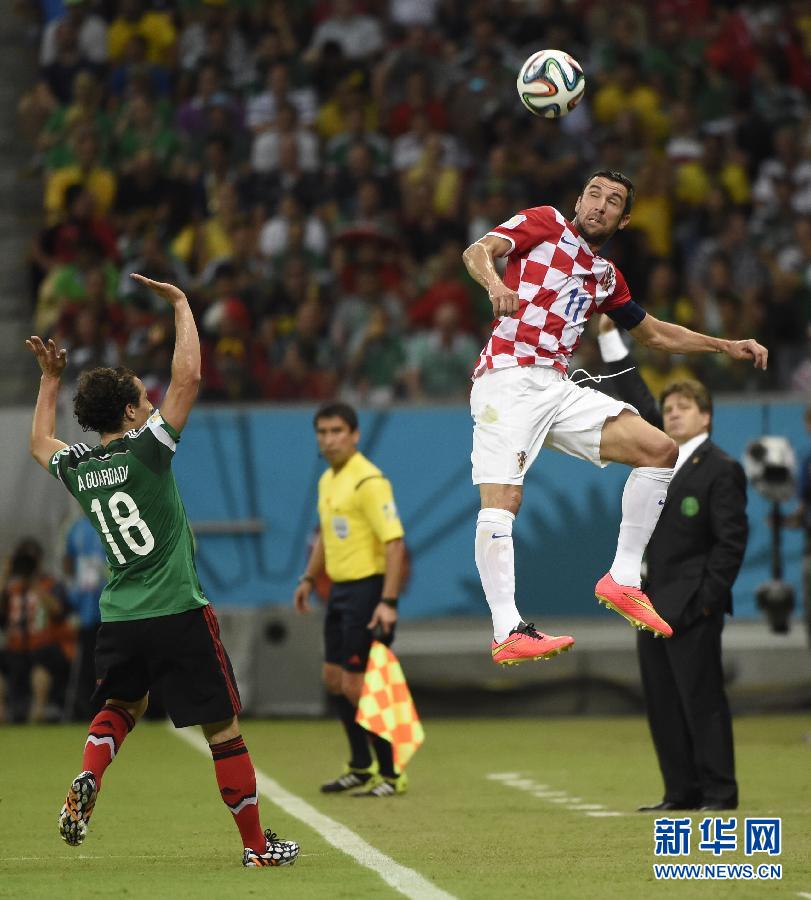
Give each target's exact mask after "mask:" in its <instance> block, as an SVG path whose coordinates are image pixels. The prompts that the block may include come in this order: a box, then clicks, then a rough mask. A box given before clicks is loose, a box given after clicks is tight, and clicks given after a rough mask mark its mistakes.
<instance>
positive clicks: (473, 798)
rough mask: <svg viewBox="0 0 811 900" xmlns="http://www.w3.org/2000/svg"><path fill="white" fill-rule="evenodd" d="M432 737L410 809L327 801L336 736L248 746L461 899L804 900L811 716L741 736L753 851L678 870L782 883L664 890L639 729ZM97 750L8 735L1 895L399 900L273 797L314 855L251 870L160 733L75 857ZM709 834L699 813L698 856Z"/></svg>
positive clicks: (595, 723) (564, 728)
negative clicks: (772, 839) (759, 830)
mask: <svg viewBox="0 0 811 900" xmlns="http://www.w3.org/2000/svg"><path fill="white" fill-rule="evenodd" d="M425 725H426V732H427V740H426V744H425V746H424V747H423V748H422V749H421V750H420V752H419V753H418V754H417V755H416V756H415V758H414V760H413V761H412V763H411V765H410V768H409V774H410V776H411V790H410V792H409V793H408V794H407V795H405V796H403V797H396V798H391V799H387V800H379V801H373V800H364V801H359V800H355V799H353V798H349V797H346V796H341V797H324V796H322V795H320V794H319V793H318V784H319V783H320V782H321V781H323V780H326V779H328V778H330V777H332V776H334V775H336V774H337V773H338V772H339V771H340V769H341V766H342V761H343V759H344V753H345V751H344V744H343V737H342V734H341V733H340V730H339V726H338V724H337V723H332V722H326V721H323V722H322V721H317V722H309V721H308V722H292V721H285V722H246V723H244V727H243V733H244V735H245V738H246V741H247V742H248V746H249V748H250V750H251V754H252V757H253V759H254V763H255V765H256V766H257V768H259V769H261V770H262V771H264V772H265V773H266V774H267V775H269V776H271V777H272V778H274V779H275V780H276V781H278V782H279V783H280V784H281V785H282V786H283V787H284V788H285V789H286V790H288V791H290V792H292V793H293V794H296V795H298V796H299V797H301V798H303V799H305V800H306V801H307V802H308V803H310V804H312V806H314V807H316V808H317V809H318V810H319V811H321V812H323V813H325V814H326V815H328V816H330V817H331V818H332V819H334V820H336V821H338V822H340V823H342V824H343V825H345V826H347V827H348V828H350V829H352V831H354V832H355V833H356V834H358V835H359V836H361V837H362V838H364V839H365V840H366V841H368V842H369V843H370V844H372V845H373V846H374V847H375V848H377V849H378V850H380V851H382V852H383V853H385V854H387V855H389V856H390V857H392V859H394V860H395V861H396V862H398V863H400V864H401V865H403V866H407V867H409V868H411V869H413V870H415V871H416V872H418V873H420V874H421V875H422V876H423V877H424V878H426V879H428V880H429V881H431V882H432V883H434V884H435V885H436V886H437V887H439V888H441V889H443V890H444V891H446V892H447V893H449V894H452V895H454V896H455V897H458V898H465V900H466V898H472V900H473V898H475V900H478V898H482V900H484V898H487V900H492V898H493V897H512V898H535V897H545V898H552V900H559V898H560V900H566V898H578V900H579V898H584V897H587V898H588V897H594V898H622V900H629V898H630V900H635V898H648V897H654V896H655V897H662V898H671V897H673V898H693V897H710V896H712V897H718V898H725V897H729V898H732V897H734V898H736V900H738V898H749V897H752V898H755V897H770V896H783V897H797V896H798V895H799V896H811V859H810V858H809V857H810V856H811V743H809V742H808V740H807V737H808V735H809V733H811V716H795V717H757V718H754V717H752V718H741V719H739V720H737V721H736V723H735V737H736V749H737V759H738V777H739V782H740V786H741V795H742V806H741V808H740V809H739V810H738V811H737V813H732V814H729V813H726V814H723V815H724V816H725V817H728V816H729V815H736V816H737V818H738V823H739V827H738V829H737V833H738V840H739V847H740V849H739V850H737V851H735V852H727V853H724V854H723V855H722V856H719V857H713V855H712V853H709V852H698V851H697V850H696V849H694V850H693V852H692V854H691V855H690V857H689V860H688V859H685V858H678V859H675V860H672V861H674V862H686V861H689V862H702V863H713V862H716V863H717V862H723V863H744V862H753V861H754V862H756V863H761V862H765V863H774V862H777V863H780V864H781V865H782V867H783V877H782V880H780V881H769V882H766V881H760V882H752V881H749V882H747V881H740V880H738V881H714V882H708V881H703V882H702V881H692V882H688V881H680V882H668V883H665V882H657V881H656V880H655V879H654V876H653V872H652V865H653V863H654V862H661V861H662V859H661V858H658V857H655V856H654V852H653V848H654V838H653V820H654V816H653V815H645V814H640V813H636V812H634V810H635V808H636V807H637V806H638V805H640V804H641V803H644V802H651V801H652V802H656V801H657V800H658V799H659V798H660V796H661V781H660V778H659V773H658V769H657V767H656V762H655V757H654V754H653V750H652V747H651V744H650V739H649V737H648V733H647V726H646V724H645V722H644V720H642V719H639V718H621V719H620V718H610V719H545V720H539V719H489V720H480V719H477V720H465V719H453V720H436V719H429V720H428V721H426V723H425ZM84 735H85V729H84V728H83V727H80V726H52V727H15V728H3V729H0V765H2V774H3V777H2V779H0V836H1V837H2V841H0V897H9V898H15V900H16V898H46V897H47V898H52V897H58V898H60V900H67V898H74V897H75V898H88V897H109V896H110V895H114V896H124V897H127V898H135V900H138V898H150V900H151V898H162V897H171V898H173V900H182V898H192V897H194V898H198V900H199V898H202V900H207V898H215V897H216V898H219V897H229V898H243V897H245V898H249V897H259V896H268V895H272V896H275V897H279V898H284V900H288V898H289V900H299V898H301V900H320V898H353V900H357V898H363V900H365V898H393V897H398V896H399V897H401V896H402V894H399V893H398V892H397V891H395V890H394V889H393V888H391V887H389V886H388V885H387V884H386V883H385V882H384V881H383V880H382V879H381V878H380V876H379V875H377V874H376V873H375V872H373V871H371V870H370V869H368V868H365V867H364V866H361V865H359V864H358V863H357V862H355V861H354V860H353V859H351V858H350V857H349V856H347V855H345V854H343V853H341V852H339V851H338V850H336V849H335V848H334V847H332V846H331V845H330V844H329V843H327V842H326V841H325V840H324V839H323V838H322V837H321V836H320V835H319V834H318V833H317V832H316V831H314V830H313V829H312V828H310V827H308V826H307V825H305V824H303V823H302V822H300V821H298V820H297V819H295V818H293V817H292V816H291V815H289V814H287V813H285V812H282V811H280V810H278V809H275V808H274V807H273V806H272V804H271V803H270V802H269V801H268V800H267V799H264V798H263V800H262V811H263V814H262V819H263V823H264V824H265V827H268V826H271V827H272V828H273V829H274V830H275V831H277V832H278V833H279V835H280V836H282V837H291V838H293V839H295V840H297V841H299V842H300V844H301V846H302V855H301V857H300V858H299V860H298V862H297V863H296V865H295V866H292V867H289V868H285V869H278V870H268V869H261V870H244V869H242V867H241V865H240V860H241V846H240V841H239V838H238V835H237V832H236V830H235V829H234V827H233V825H232V822H231V821H230V819H231V817H230V815H229V814H228V813H227V812H226V810H225V808H224V806H223V805H222V803H221V801H220V799H219V795H218V792H217V789H216V783H215V781H214V775H213V771H212V764H211V760H210V759H206V757H205V756H204V755H203V754H201V753H198V752H197V751H196V750H194V749H193V748H192V747H190V746H189V745H188V744H186V743H185V742H183V741H181V740H178V739H177V737H175V736H174V735H173V734H172V733H171V731H170V730H169V729H168V728H167V726H165V725H163V724H159V723H142V724H140V725H139V726H138V727H137V728H136V729H135V731H134V732H133V733H132V734H131V735H130V736H129V738H128V739H127V742H126V743H125V745H124V746H123V748H122V750H121V753H120V754H119V757H118V758H117V759H116V761H115V762H114V763H113V765H112V767H111V768H110V769H109V770H108V772H107V774H106V776H105V779H104V789H103V791H102V793H101V795H100V798H99V802H98V804H97V806H96V810H95V812H94V816H93V821H92V824H91V828H90V831H89V834H88V838H87V840H86V841H85V843H84V844H83V845H82V846H81V847H79V848H70V847H67V846H66V845H65V844H63V843H62V841H61V840H60V839H59V837H58V834H57V831H56V818H57V813H58V811H59V807H60V806H61V802H62V799H63V797H64V794H65V790H66V788H67V786H68V784H69V782H70V780H71V778H72V777H73V776H74V775H75V774H76V772H77V771H78V769H79V764H80V761H81V748H82V745H83V743H84ZM507 773H510V774H509V775H508V774H507ZM494 774H495V775H501V776H502V777H501V778H491V777H488V776H491V775H494ZM575 806H580V807H581V809H579V810H578V809H575V808H574V807H575ZM595 812H596V813H598V815H596V816H595V815H593V814H592V815H589V813H595ZM607 813H618V814H619V815H607ZM746 816H764V817H778V816H779V817H781V818H782V844H783V849H782V854H781V855H780V856H779V857H765V856H758V857H756V858H755V859H754V860H753V859H752V858H751V857H745V856H744V853H743V847H742V844H743V819H744V818H745V817H746ZM703 817H704V814H703V813H695V814H693V816H692V819H693V822H694V823H695V824H694V832H693V847H694V848H695V847H696V845H697V843H698V839H699V835H698V822H699V821H700V820H701V819H702V818H703ZM665 861H671V860H665Z"/></svg>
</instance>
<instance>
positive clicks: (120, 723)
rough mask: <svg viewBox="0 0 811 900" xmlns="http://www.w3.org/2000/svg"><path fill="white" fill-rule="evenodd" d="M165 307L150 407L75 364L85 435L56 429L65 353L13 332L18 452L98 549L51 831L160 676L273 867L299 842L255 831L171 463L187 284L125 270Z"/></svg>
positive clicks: (192, 360)
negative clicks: (28, 408)
mask: <svg viewBox="0 0 811 900" xmlns="http://www.w3.org/2000/svg"><path fill="white" fill-rule="evenodd" d="M132 277H133V278H134V279H135V280H136V281H138V282H140V283H141V284H142V285H144V287H147V288H149V289H150V290H152V291H154V292H155V293H156V294H158V295H159V296H160V297H162V298H163V299H164V300H166V301H167V302H168V303H169V304H170V305H171V306H172V308H173V309H174V316H175V349H174V355H173V357H172V377H171V381H170V383H169V387H168V388H167V390H166V395H165V397H164V398H163V402H162V404H161V408H160V410H156V409H153V408H152V404H151V403H150V402H149V399H148V397H147V394H146V389H145V388H144V385H143V382H142V381H141V380H140V379H139V378H136V376H135V375H134V374H133V373H132V372H130V371H129V370H128V369H124V368H117V369H110V368H104V367H101V368H95V369H89V370H87V371H85V372H82V374H81V376H80V378H79V384H78V390H77V393H76V396H75V397H74V412H75V414H76V418H77V420H78V422H79V424H80V425H81V426H82V428H84V430H85V431H96V432H98V434H99V443H98V444H96V445H95V446H93V447H90V446H88V445H87V444H83V443H77V444H74V445H73V446H72V447H69V446H68V445H67V444H65V443H63V442H62V441H60V440H58V439H57V438H56V437H55V436H54V435H55V432H56V403H57V397H58V395H59V382H60V378H61V376H62V372H63V371H64V369H65V366H66V364H67V354H66V352H65V351H64V350H59V349H58V348H57V347H56V345H55V344H54V342H53V341H48V342H47V343H45V342H43V341H42V340H41V339H40V338H39V337H37V336H32V337H31V338H29V340H27V341H26V344H27V345H28V349H29V350H30V351H31V352H32V353H33V354H34V356H35V357H36V359H37V362H38V363H39V366H40V369H41V370H42V378H41V380H40V386H39V396H38V397H37V405H36V409H35V410H34V420H33V423H32V426H31V453H32V455H33V457H34V459H36V461H37V462H38V463H39V464H40V465H41V466H42V467H43V468H44V469H45V470H46V471H48V472H50V473H51V475H53V476H54V477H55V478H58V479H59V481H61V482H62V484H63V485H64V486H65V487H66V488H67V490H68V491H69V492H70V493H71V494H72V495H73V496H74V497H75V498H76V500H77V501H78V502H79V505H80V506H81V507H82V510H83V511H84V513H85V514H86V515H87V517H88V519H89V520H90V522H91V523H92V524H93V526H94V527H95V529H96V531H97V532H98V534H99V537H100V538H101V540H102V544H103V545H104V546H105V549H106V551H107V562H108V563H109V567H110V573H111V574H110V581H109V583H108V584H107V586H106V587H105V588H104V591H103V592H102V595H101V599H100V601H99V605H100V608H101V623H102V624H101V628H100V629H99V633H98V638H97V641H96V658H95V663H96V691H95V693H94V695H93V699H94V701H95V702H97V703H99V704H101V703H103V704H104V705H103V707H102V709H101V711H100V712H99V713H98V714H97V715H96V717H95V718H94V719H93V721H92V722H91V723H90V728H89V730H88V735H87V739H86V741H85V746H84V753H83V756H82V771H81V772H80V773H79V774H78V775H77V776H76V777H75V778H74V779H73V782H72V783H71V785H70V788H69V790H68V795H67V798H66V799H65V804H64V806H63V807H62V810H61V812H60V814H59V833H60V835H61V836H62V838H63V840H65V841H66V842H67V843H68V844H70V845H72V846H77V845H78V844H81V843H82V842H83V841H84V839H85V835H86V833H87V827H88V825H89V823H90V816H91V814H92V813H93V809H94V806H95V804H96V798H97V796H98V794H99V792H100V790H101V782H102V776H103V775H104V773H105V771H106V769H107V767H108V766H109V765H110V763H112V762H113V760H114V759H115V757H116V756H117V754H118V752H119V751H120V750H121V745H122V744H123V742H124V740H125V739H126V737H127V735H128V734H129V733H130V731H132V729H133V728H134V727H135V725H136V723H137V722H138V720H139V719H140V718H141V716H142V715H143V714H144V712H145V711H146V708H147V704H148V702H149V689H150V688H151V687H152V685H153V684H155V683H157V682H159V683H160V685H161V688H162V690H163V696H164V700H165V702H166V707H167V710H168V711H169V715H170V716H171V718H172V721H173V722H174V724H175V727H177V728H183V727H185V726H187V725H201V726H202V729H203V734H204V735H205V738H206V740H207V741H208V744H209V747H210V749H211V755H212V757H213V759H214V772H215V775H216V779H217V785H218V786H219V789H220V795H221V796H222V799H223V801H224V802H225V805H226V806H227V807H228V809H229V810H230V812H231V813H232V814H233V818H234V823H235V825H236V826H237V829H238V830H239V835H240V838H241V840H242V846H243V848H244V850H243V854H242V864H243V865H244V866H247V867H250V868H253V867H259V866H284V865H289V864H290V863H293V862H295V860H296V857H297V856H298V853H299V847H298V844H296V843H294V842H293V841H282V840H279V839H278V838H277V837H276V835H275V834H274V833H273V832H272V831H270V830H267V831H264V832H263V831H262V827H261V825H260V820H259V795H258V793H257V790H256V774H255V772H254V768H253V763H252V762H251V757H250V755H249V754H248V749H247V747H246V746H245V742H244V741H243V739H242V736H241V734H240V730H239V720H238V718H237V715H238V713H239V711H240V699H239V690H238V689H237V685H236V681H235V680H234V672H233V669H232V668H231V662H230V660H229V659H228V654H227V653H226V650H225V647H224V646H223V644H222V641H221V640H220V629H219V625H218V623H217V617H216V615H215V614H214V610H213V609H212V608H211V606H210V605H209V602H208V599H207V598H206V596H205V594H204V593H203V591H202V588H201V587H200V582H199V580H198V578H197V569H196V566H195V562H194V539H193V537H192V533H191V528H190V527H189V522H188V519H187V518H186V510H185V509H184V507H183V501H182V500H181V499H180V494H179V493H178V490H177V484H176V483H175V477H174V475H173V473H172V462H173V459H174V455H175V450H176V448H177V444H178V442H179V441H180V432H181V431H182V430H183V427H184V425H185V424H186V421H187V419H188V417H189V414H190V412H191V410H192V406H193V405H194V401H195V399H196V397H197V390H198V388H199V385H200V339H199V337H198V335H197V327H196V326H195V323H194V316H193V315H192V311H191V308H190V307H189V303H188V300H187V299H186V295H185V294H184V293H183V292H182V291H181V290H180V288H177V287H175V286H174V285H173V284H164V283H162V282H157V281H152V280H151V279H150V278H144V277H143V276H142V275H133V276H132Z"/></svg>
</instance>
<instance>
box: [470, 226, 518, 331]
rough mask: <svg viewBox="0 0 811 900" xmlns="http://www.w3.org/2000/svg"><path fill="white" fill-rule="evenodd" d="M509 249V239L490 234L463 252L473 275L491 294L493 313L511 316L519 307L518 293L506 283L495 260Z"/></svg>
mask: <svg viewBox="0 0 811 900" xmlns="http://www.w3.org/2000/svg"><path fill="white" fill-rule="evenodd" d="M509 251H510V242H509V241H508V240H506V239H505V238H501V237H497V236H496V235H494V234H488V235H485V236H484V237H483V238H482V239H481V240H479V241H476V243H475V244H471V245H470V246H469V247H468V248H467V250H465V252H464V253H463V254H462V259H463V260H464V263H465V267H466V268H467V270H468V272H470V275H471V277H472V278H475V279H476V281H478V282H479V284H480V285H481V286H482V287H483V288H484V289H485V290H486V291H487V293H488V294H489V295H490V302H491V303H492V304H493V314H494V315H496V316H510V315H512V314H513V313H514V312H515V311H516V310H517V309H518V304H519V300H518V294H517V293H516V292H515V291H512V290H510V288H508V287H507V285H506V284H504V282H503V281H502V280H501V278H500V277H499V274H498V272H497V271H496V267H495V264H494V262H493V260H494V259H495V258H496V257H497V256H505V255H506V254H507V253H509Z"/></svg>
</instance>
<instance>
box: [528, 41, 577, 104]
mask: <svg viewBox="0 0 811 900" xmlns="http://www.w3.org/2000/svg"><path fill="white" fill-rule="evenodd" d="M516 85H517V87H518V96H519V97H520V98H521V102H522V103H523V104H524V106H526V108H527V109H528V110H529V111H530V112H531V113H532V114H533V115H535V116H543V117H544V118H546V119H559V118H560V117H561V116H565V115H566V114H567V113H570V112H571V111H572V110H573V109H574V108H575V106H577V104H578V103H579V102H580V101H581V99H582V98H583V92H584V91H585V89H586V78H585V76H584V75H583V69H582V68H581V67H580V63H579V62H577V60H576V59H573V58H572V57H571V56H569V54H568V53H564V52H563V50H538V52H537V53H533V54H532V56H530V57H529V59H528V60H527V61H526V62H525V63H524V65H523V66H521V71H520V72H519V73H518V79H517V81H516Z"/></svg>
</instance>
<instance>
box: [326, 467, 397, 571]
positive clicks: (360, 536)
mask: <svg viewBox="0 0 811 900" xmlns="http://www.w3.org/2000/svg"><path fill="white" fill-rule="evenodd" d="M318 517H319V519H320V520H321V539H322V540H323V542H324V556H325V558H326V567H327V575H329V577H330V578H331V579H332V580H333V581H357V580H358V579H360V578H368V577H369V576H370V575H382V574H383V573H384V572H385V569H386V555H385V550H384V545H385V544H387V543H388V542H389V541H393V540H396V539H397V538H401V537H402V536H403V526H402V524H401V522H400V517H399V515H398V514H397V507H396V506H395V505H394V494H393V493H392V490H391V484H390V483H389V481H388V479H387V478H386V477H385V476H384V475H383V473H382V472H381V471H380V469H378V468H377V466H375V465H373V464H372V463H370V462H369V460H368V459H366V457H365V456H364V455H363V454H362V453H355V454H354V455H353V456H352V457H350V459H349V461H348V462H347V463H346V464H345V465H344V467H343V468H342V469H340V470H339V471H338V472H334V471H333V470H332V469H331V468H329V469H327V471H326V472H324V474H323V475H322V476H321V479H320V480H319V482H318Z"/></svg>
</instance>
